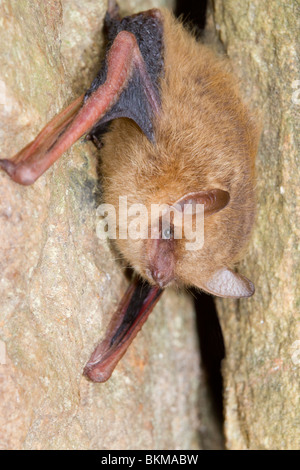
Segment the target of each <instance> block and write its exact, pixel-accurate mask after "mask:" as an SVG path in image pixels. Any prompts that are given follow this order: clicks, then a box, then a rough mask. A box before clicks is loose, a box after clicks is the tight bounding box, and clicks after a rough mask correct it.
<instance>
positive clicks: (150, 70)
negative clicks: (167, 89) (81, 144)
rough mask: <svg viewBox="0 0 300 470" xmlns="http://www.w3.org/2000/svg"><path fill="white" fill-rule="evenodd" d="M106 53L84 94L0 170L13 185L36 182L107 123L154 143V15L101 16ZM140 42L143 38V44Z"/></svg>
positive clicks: (157, 38)
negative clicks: (125, 123)
mask: <svg viewBox="0 0 300 470" xmlns="http://www.w3.org/2000/svg"><path fill="white" fill-rule="evenodd" d="M105 23H106V28H107V31H108V49H107V53H106V58H105V61H104V63H103V66H102V68H101V70H100V72H99V74H98V76H97V77H96V79H95V80H94V82H93V83H92V86H91V88H90V89H89V90H88V92H87V93H86V94H85V95H82V96H81V97H79V98H77V99H76V100H75V101H74V102H73V103H71V104H70V105H69V106H68V107H67V108H66V109H65V110H63V111H62V112H61V113H60V114H59V115H58V116H56V117H55V118H54V119H52V121H50V123H48V124H47V125H46V127H45V128H44V129H43V130H42V131H41V132H40V134H39V135H38V136H37V137H36V139H35V140H34V141H33V142H31V143H30V144H29V145H27V146H26V147H25V148H24V149H23V150H21V151H20V152H19V153H18V154H17V155H15V156H14V157H13V158H12V159H2V160H0V166H1V167H2V168H3V169H4V170H5V171H6V172H7V173H8V174H9V175H10V176H11V178H12V179H13V180H14V181H16V182H17V183H20V184H23V185H29V184H32V183H34V182H35V181H36V179H37V178H39V176H41V175H42V174H43V173H44V172H45V171H46V170H47V169H48V168H49V167H50V166H51V165H52V164H53V163H54V162H55V161H56V160H57V159H58V158H59V157H60V156H61V155H62V154H63V153H64V152H65V151H66V150H67V149H68V148H69V147H70V146H71V145H72V144H73V143H74V142H76V141H77V140H78V139H79V138H80V137H82V136H83V135H84V134H88V135H89V136H90V137H96V138H97V135H99V134H100V133H101V132H102V131H103V128H104V126H105V125H106V124H107V123H108V122H109V121H111V120H112V119H116V118H120V117H127V118H130V119H133V120H134V121H135V122H136V123H137V125H138V126H139V127H140V129H141V130H142V131H143V132H144V134H145V135H146V136H147V137H148V138H149V139H150V140H154V133H153V120H154V118H155V116H156V115H157V114H158V113H159V110H160V95H159V79H160V76H161V74H162V72H163V39H162V35H163V27H162V21H161V14H160V12H159V11H158V10H149V11H147V12H144V13H140V14H138V15H134V16H130V17H125V18H123V19H122V20H120V19H119V17H118V14H117V10H116V9H114V8H111V10H109V11H108V13H107V15H106V22H105ZM145 38H147V39H146V40H145Z"/></svg>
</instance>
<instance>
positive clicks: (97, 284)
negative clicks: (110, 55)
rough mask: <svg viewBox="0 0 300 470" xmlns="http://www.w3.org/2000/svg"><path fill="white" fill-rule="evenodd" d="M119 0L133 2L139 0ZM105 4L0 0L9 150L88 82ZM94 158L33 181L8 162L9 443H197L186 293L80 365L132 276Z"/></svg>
mask: <svg viewBox="0 0 300 470" xmlns="http://www.w3.org/2000/svg"><path fill="white" fill-rule="evenodd" d="M120 3H121V6H122V8H123V9H124V10H125V9H128V10H129V11H132V9H133V2H125V1H124V2H120ZM158 3H159V2H151V1H144V2H143V7H145V8H147V7H151V6H153V5H154V4H155V5H157V4H158ZM163 3H164V4H166V3H167V2H163ZM169 3H170V2H169ZM105 9H106V2H101V1H99V2H94V1H92V0H81V1H80V2H77V1H74V2H73V1H72V2H70V1H68V0H62V1H61V2H57V1H56V0H50V1H47V2H44V1H41V0H38V1H36V2H27V1H23V0H18V1H16V0H12V1H11V0H9V1H8V0H4V1H3V2H1V5H0V55H1V70H0V120H1V128H0V155H1V157H2V156H6V157H9V156H11V155H13V154H14V153H16V152H17V151H18V150H19V149H21V148H22V147H23V146H24V145H25V144H26V143H27V142H29V141H30V140H31V139H32V138H33V137H34V136H35V135H36V134H37V132H38V131H39V130H40V129H41V128H42V127H43V126H44V125H45V124H46V122H47V121H48V120H49V119H50V118H51V117H52V116H53V115H55V114H56V113H57V112H58V111H59V110H60V109H61V108H62V107H63V106H64V105H65V104H66V103H67V102H69V101H70V100H71V99H72V98H74V97H75V96H77V94H78V93H82V92H83V91H84V89H85V88H86V87H87V85H88V83H89V81H90V79H91V78H92V77H93V76H94V75H95V73H96V71H97V65H98V60H99V59H98V54H99V53H100V51H101V45H102V20H103V16H104V13H105ZM98 158H99V155H98V153H97V152H96V151H95V150H94V148H93V146H91V145H90V144H83V143H82V142H78V143H77V144H76V145H74V146H73V147H72V149H71V150H70V151H69V152H68V153H67V154H66V155H64V157H63V158H62V159H61V160H60V161H59V162H57V163H56V164H55V165H54V167H53V168H51V169H50V170H49V171H48V172H47V173H46V174H45V175H44V176H43V177H41V178H40V179H39V180H38V181H37V182H36V183H35V184H34V185H33V186H31V187H21V186H18V185H17V184H15V183H13V182H12V181H10V180H9V179H8V177H7V176H6V175H4V174H3V173H0V273H1V275H0V296H1V311H0V351H1V355H0V448H2V449H22V448H26V449H57V448H73V449H81V448H88V449H106V448H107V449H113V448H116V449H130V448H143V449H155V448H159V449H164V448H166V449H167V448H168V449H171V448H178V449H180V448H182V449H187V448H191V447H193V446H195V445H197V443H196V440H195V435H196V429H197V426H198V423H197V412H196V410H197V390H198V385H199V367H198V362H199V361H198V352H197V341H196V339H195V334H194V316H193V308H192V304H191V302H190V301H189V300H188V299H187V298H186V297H185V296H184V295H179V294H176V293H175V292H172V291H171V292H169V293H165V295H164V296H163V298H162V300H161V301H160V302H159V304H158V306H157V308H156V309H155V311H154V312H153V313H152V315H151V317H150V319H149V321H148V322H147V325H146V326H145V327H144V329H143V331H142V332H141V333H140V334H139V335H138V337H137V339H136V340H135V342H134V344H133V345H132V346H131V347H130V349H129V351H128V353H127V355H126V356H125V358H124V359H123V360H122V362H121V363H120V365H119V366H118V369H117V370H116V371H115V373H114V375H113V377H112V378H111V380H110V381H109V382H108V383H106V384H103V385H101V384H92V383H89V382H87V381H86V379H85V378H83V377H82V375H81V374H82V369H83V366H84V364H85V362H86V360H87V359H88V357H89V355H90V354H91V352H92V350H93V348H94V346H95V344H96V343H97V342H98V340H99V337H100V335H102V334H104V332H105V328H106V326H107V324H108V321H109V318H110V315H111V314H112V313H113V311H114V309H115V307H116V305H117V303H118V301H119V299H120V297H121V295H122V293H123V292H124V290H125V288H126V280H125V278H124V276H123V274H122V272H121V269H120V267H119V265H118V263H117V262H116V261H115V260H114V258H113V255H112V254H111V252H110V250H109V247H108V245H107V244H106V243H104V242H102V241H100V240H99V239H98V238H97V236H96V224H97V222H98V219H97V216H96V208H97V205H98V204H99V201H100V198H99V193H100V189H99V187H98V181H97V168H96V167H97V159H98Z"/></svg>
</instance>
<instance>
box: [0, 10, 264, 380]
mask: <svg viewBox="0 0 300 470" xmlns="http://www.w3.org/2000/svg"><path fill="white" fill-rule="evenodd" d="M105 27H106V31H107V40H108V45H107V52H106V57H105V60H104V63H103V66H102V68H101V70H100V72H99V74H98V75H97V77H96V79H95V80H94V81H93V83H92V85H91V88H90V89H89V90H88V91H87V93H86V94H85V95H83V96H81V97H79V98H78V99H76V100H75V101H74V102H73V103H71V104H70V105H69V107H68V108H66V109H65V110H64V111H62V112H61V113H60V114H59V115H58V116H57V117H55V118H54V119H53V120H52V121H51V122H50V123H49V124H48V125H47V126H46V127H45V128H44V129H43V130H42V132H41V133H40V134H39V135H38V136H37V138H36V139H35V140H34V141H33V142H32V143H30V144H29V145H27V147H25V148H24V149H23V150H21V151H20V152H19V153H18V154H17V155H16V156H15V157H13V158H12V159H9V160H8V159H7V160H1V161H0V166H1V167H2V168H3V169H4V170H5V171H6V172H7V173H8V174H9V175H10V176H11V178H12V179H13V180H14V181H16V182H17V183H20V184H24V185H28V184H32V183H34V181H35V180H36V179H37V178H39V177H40V176H41V175H42V174H43V173H44V172H45V171H46V170H47V169H48V168H49V167H50V166H51V165H52V164H53V163H54V162H55V161H56V160H57V159H58V158H59V157H60V156H61V155H62V154H63V153H64V152H65V151H66V150H67V149H68V148H69V147H70V146H71V145H72V144H73V143H74V142H75V141H76V140H78V139H79V138H80V137H81V136H83V135H84V134H86V135H87V138H88V139H91V140H92V141H93V142H94V143H95V144H98V143H99V142H101V145H102V146H103V148H102V151H101V154H102V166H101V168H102V178H103V181H102V185H103V194H104V201H105V203H107V204H111V205H112V206H113V207H115V208H116V213H117V217H116V220H117V227H116V233H117V234H118V235H120V231H121V227H120V224H122V220H123V219H124V217H125V216H126V214H124V213H123V212H122V211H121V210H119V208H118V206H119V198H120V197H125V196H126V197H127V203H128V206H130V205H132V204H143V207H146V209H147V211H149V212H150V211H151V207H152V205H153V204H167V206H168V207H170V208H174V207H175V208H177V211H178V212H180V211H181V213H182V214H183V216H185V215H186V218H185V219H184V224H186V223H187V221H190V223H191V225H192V227H195V224H196V217H197V214H198V207H199V206H198V204H199V205H200V204H201V205H203V206H201V207H204V220H205V227H204V244H203V246H202V248H201V249H198V250H188V249H187V248H186V243H187V239H186V237H185V236H184V235H183V236H182V237H181V238H178V237H176V236H175V231H176V223H175V219H174V213H173V215H171V216H170V223H169V225H168V227H167V228H166V227H165V225H164V219H163V216H162V215H161V214H159V216H158V217H157V220H156V232H155V231H154V232H155V233H156V235H155V236H154V237H150V236H149V230H150V225H149V221H148V220H147V221H145V223H144V226H143V227H142V229H143V230H144V232H145V233H147V234H148V236H146V237H144V238H143V237H140V238H139V239H131V238H129V237H121V236H117V237H116V240H115V241H114V246H115V249H117V250H118V252H119V253H120V254H121V255H122V257H123V259H124V261H125V263H126V264H127V265H128V266H131V267H132V268H133V269H134V270H135V272H136V273H137V274H138V275H139V276H136V278H135V280H134V281H133V283H132V284H131V285H130V287H129V288H128V290H127V292H126V294H125V296H124V297H123V299H122V301H121V303H120V306H119V308H118V309H117V312H116V313H115V315H114V316H113V318H112V320H111V324H110V326H109V328H108V332H107V335H106V337H105V339H104V340H103V341H102V343H101V344H100V345H99V346H98V347H97V348H96V350H95V351H94V353H93V355H92V356H91V358H90V360H89V362H88V363H87V365H86V367H85V370H84V373H85V375H86V376H88V377H89V378H90V379H91V380H94V381H98V382H103V381H105V380H107V379H108V378H109V377H110V375H111V373H112V371H113V369H114V367H115V366H116V364H117V362H118V361H119V360H120V358H121V357H122V355H123V354H124V353H125V351H126V349H127V348H128V346H129V344H130V343H131V341H132V340H133V338H134V337H135V336H136V334H137V332H138V331H139V330H140V328H141V327H142V325H143V323H144V322H145V321H146V319H147V317H148V315H149V313H150V312H151V310H152V309H153V307H154V305H155V303H156V302H157V300H158V299H159V297H160V295H161V294H162V292H163V289H164V288H165V287H166V286H169V285H172V284H173V285H174V284H175V285H178V286H182V285H185V286H196V287H198V288H200V289H201V290H204V291H206V292H209V293H211V294H214V295H217V296H221V297H233V298H240V297H249V296H251V295H252V294H253V293H254V286H253V284H252V282H251V281H249V280H248V279H247V278H246V277H244V276H242V275H241V274H238V273H237V272H235V271H234V270H233V268H234V266H235V264H236V262H237V261H238V260H239V259H240V257H241V252H242V250H243V249H244V247H245V245H246V243H247V241H248V240H249V236H250V232H251V228H252V225H253V220H254V213H255V197H254V162H255V155H256V152H257V146H258V140H259V132H258V129H257V127H256V124H255V121H254V119H253V117H252V116H251V114H250V112H249V111H248V109H247V107H246V106H245V105H244V104H243V102H242V100H241V98H240V96H239V91H238V88H237V84H236V80H235V79H234V78H233V76H232V75H231V74H230V72H229V71H228V65H227V63H226V61H225V60H224V59H219V58H216V56H215V55H214V54H213V52H212V51H210V50H209V48H207V47H206V46H204V45H202V44H200V43H199V42H197V41H196V40H195V38H194V37H193V36H192V35H191V34H190V33H189V32H188V31H186V30H185V29H184V27H183V25H182V24H181V23H180V22H178V21H177V20H176V19H175V18H174V17H173V15H172V14H171V13H170V12H168V11H167V10H157V9H153V10H149V11H146V12H142V13H140V14H137V15H133V16H129V17H125V18H123V19H121V18H120V17H119V13H118V7H117V4H116V3H115V1H109V5H108V11H107V14H106V18H105ZM187 207H189V208H190V209H189V212H188V210H187V209H186V208H187ZM111 222H113V221H111ZM142 225H143V223H142Z"/></svg>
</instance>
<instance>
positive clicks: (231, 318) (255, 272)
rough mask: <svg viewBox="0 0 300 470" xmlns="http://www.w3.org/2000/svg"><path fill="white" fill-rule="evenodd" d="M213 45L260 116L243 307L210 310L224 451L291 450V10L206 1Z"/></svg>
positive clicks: (284, 4) (295, 194) (294, 198)
mask: <svg viewBox="0 0 300 470" xmlns="http://www.w3.org/2000/svg"><path fill="white" fill-rule="evenodd" d="M214 20H215V25H216V28H217V30H218V31H219V33H220V39H221V41H222V42H223V44H224V46H225V49H226V51H227V53H228V55H229V58H230V59H231V61H232V64H233V67H234V70H235V72H236V73H237V74H238V75H239V76H240V77H241V82H242V84H243V89H244V91H245V94H246V96H248V99H249V101H250V103H252V106H253V109H254V110H256V111H257V112H258V114H261V116H262V117H261V120H262V127H263V130H262V138H261V145H260V152H259V155H258V159H257V197H258V214H257V224H256V229H255V231H254V237H253V240H252V242H251V246H250V252H249V255H248V257H247V259H246V260H245V266H244V267H243V271H246V272H247V274H248V275H249V277H250V278H251V279H252V280H253V281H254V283H255V285H256V293H255V295H254V297H253V298H252V299H251V300H247V301H240V302H238V303H236V302H229V301H228V302H224V301H220V302H219V303H218V305H219V312H220V315H221V323H222V327H223V332H224V335H225V343H226V352H227V356H226V361H225V362H224V367H223V372H224V379H225V413H226V423H225V430H226V436H227V445H228V447H229V448H232V449H247V448H250V449H255V448H258V449H297V448H299V445H300V432H299V429H300V428H299V415H300V414H299V412H300V407H299V370H300V369H299V367H300V361H299V355H300V347H299V345H300V341H299V340H300V324H299V319H300V318H299V249H298V243H299V227H300V223H299V222H300V221H299V209H297V204H298V203H299V194H300V193H299V163H298V158H299V135H300V134H299V110H300V100H299V97H300V81H299V65H300V64H299V54H298V52H297V51H299V34H298V32H299V5H298V4H297V2H294V1H273V2H268V1H259V0H254V1H251V2H245V1H231V0H229V1H226V2H223V1H221V0H216V1H214Z"/></svg>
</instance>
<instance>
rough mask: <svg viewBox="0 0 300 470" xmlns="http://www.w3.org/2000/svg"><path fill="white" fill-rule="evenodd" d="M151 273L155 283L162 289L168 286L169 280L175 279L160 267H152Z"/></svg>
mask: <svg viewBox="0 0 300 470" xmlns="http://www.w3.org/2000/svg"><path fill="white" fill-rule="evenodd" d="M149 274H150V276H151V278H152V279H153V281H154V282H155V284H157V285H158V286H159V287H160V288H161V289H163V288H164V287H166V286H167V285H168V284H169V282H171V281H172V280H173V278H172V277H171V276H170V274H169V273H166V272H163V271H160V270H159V269H157V268H155V267H152V268H150V269H149Z"/></svg>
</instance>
